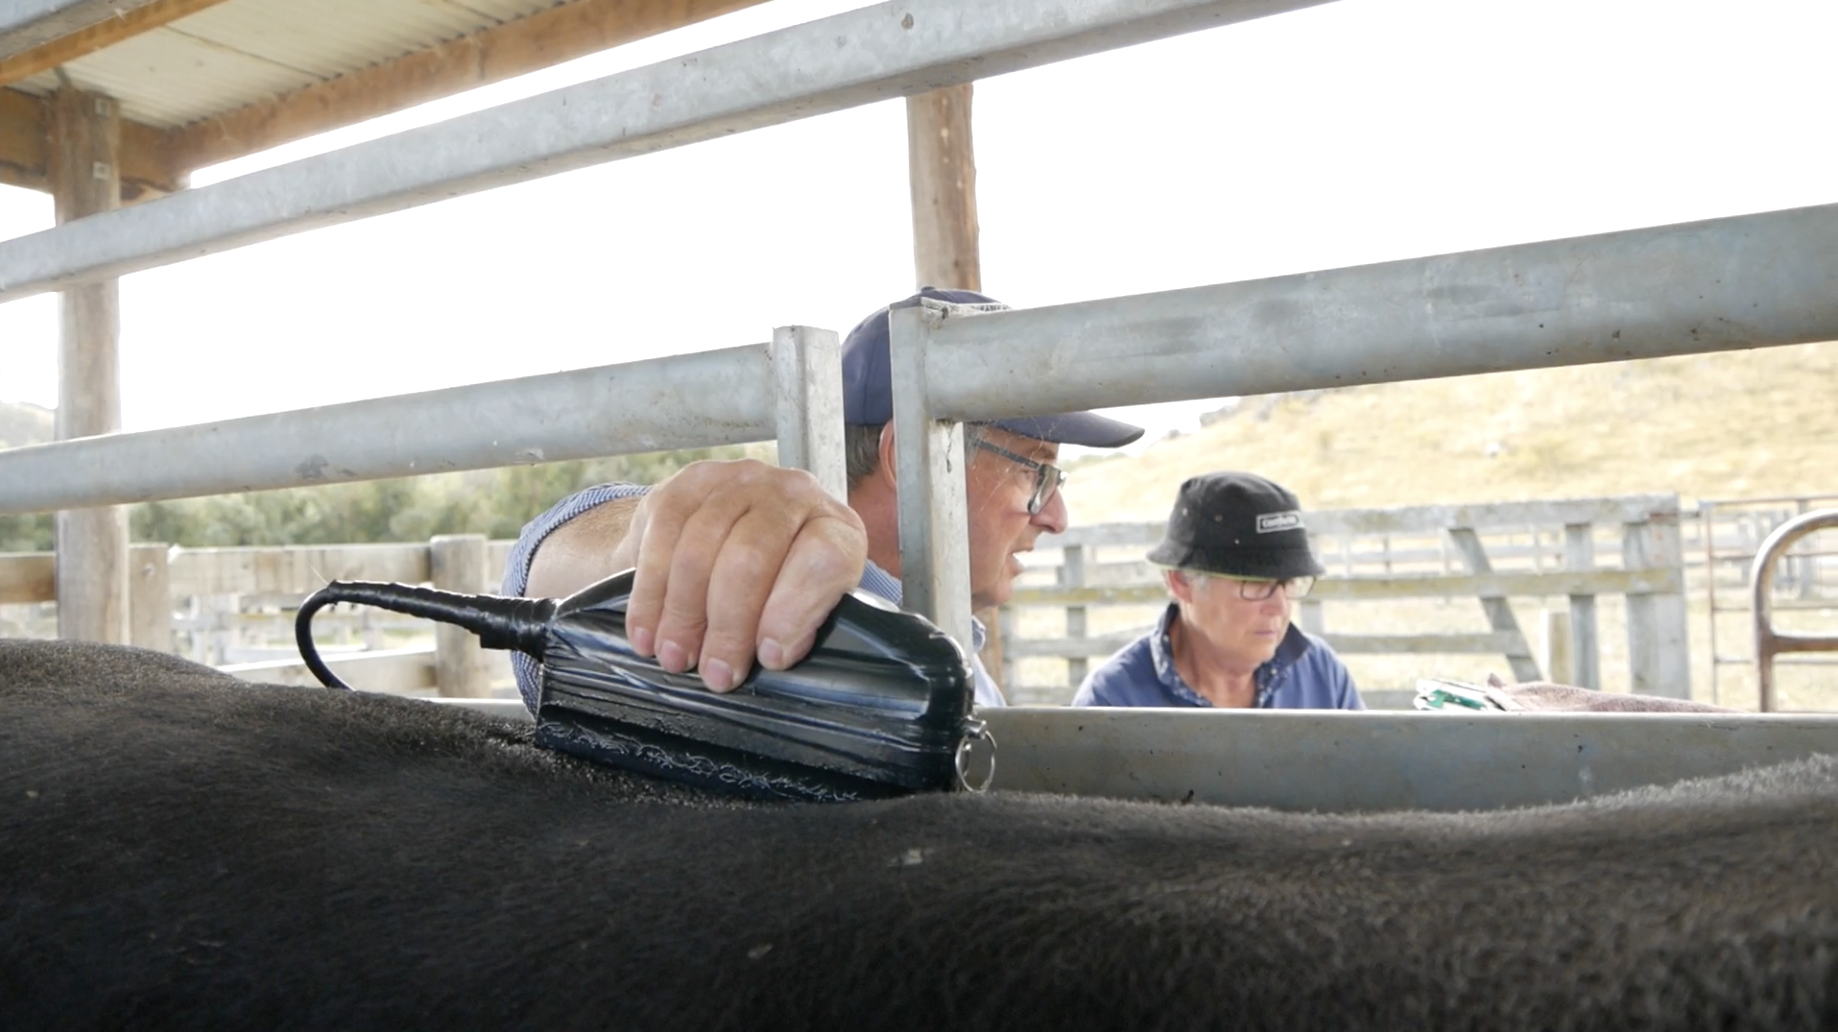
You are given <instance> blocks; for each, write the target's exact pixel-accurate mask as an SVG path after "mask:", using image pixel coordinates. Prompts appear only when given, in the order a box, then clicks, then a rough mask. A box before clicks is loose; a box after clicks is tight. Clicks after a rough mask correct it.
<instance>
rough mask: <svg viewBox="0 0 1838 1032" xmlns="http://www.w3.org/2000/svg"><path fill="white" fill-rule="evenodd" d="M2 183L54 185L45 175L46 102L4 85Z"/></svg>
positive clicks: (0, 138)
mask: <svg viewBox="0 0 1838 1032" xmlns="http://www.w3.org/2000/svg"><path fill="white" fill-rule="evenodd" d="M0 183H4V184H6V185H7V186H23V187H25V188H26V189H28V190H44V191H49V190H50V189H51V185H50V183H48V182H47V181H46V179H45V103H44V101H42V100H39V99H38V98H37V97H31V96H27V95H26V94H24V93H21V92H19V91H18V90H8V89H0Z"/></svg>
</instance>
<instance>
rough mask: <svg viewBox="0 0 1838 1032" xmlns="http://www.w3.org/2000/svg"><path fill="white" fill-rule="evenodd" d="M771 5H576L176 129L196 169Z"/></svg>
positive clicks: (173, 139) (738, 0)
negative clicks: (744, 10)
mask: <svg viewBox="0 0 1838 1032" xmlns="http://www.w3.org/2000/svg"><path fill="white" fill-rule="evenodd" d="M763 2H764V0H574V2H572V3H566V4H562V5H561V6H559V7H551V8H549V9H548V10H545V11H541V12H538V13H536V14H532V15H529V16H528V17H524V18H519V19H517V20H516V21H511V22H506V23H504V24H502V25H496V26H493V27H491V28H488V29H481V30H480V31H478V32H475V33H473V34H471V35H469V36H465V37H462V38H460V39H457V40H453V41H452V42H449V43H442V44H440V45H439V46H436V47H431V48H429V49H427V50H419V51H416V52H414V53H412V54H407V55H405V56H403V57H399V58H397V59H395V60H393V61H385V62H383V63H381V64H376V65H372V66H370V67H368V68H364V69H361V70H359V71H355V72H351V73H349V74H346V75H341V76H339V77H338V78H336V79H328V80H326V81H324V82H319V83H315V84H313V85H311V86H305V87H302V88H300V89H298V90H294V91H292V92H290V93H284V94H282V95H280V96H278V97H275V98H273V99H271V100H264V101H258V102H256V103H254V104H249V105H246V106H244V107H241V108H237V109H236V110H234V111H230V112H227V113H225V114H222V115H218V116H216V117H213V118H207V119H203V120H201V121H198V122H194V123H192V124H191V125H188V126H185V127H184V128H182V129H176V130H173V131H172V133H170V134H169V139H168V152H167V153H168V155H169V156H170V160H171V167H173V168H175V169H178V170H181V171H185V172H189V171H191V170H192V169H196V168H202V167H204V166H205V165H213V164H216V163H217V162H220V161H228V160H230V159H231V158H238V157H241V156H243V155H245V154H253V153H255V152H256V151H262V150H267V149H269V148H270V147H276V146H279V145H281V144H283V143H287V142H288V141H290V140H298V139H302V138H304V137H307V136H312V135H315V134H317V133H322V132H325V131H327V130H330V129H336V128H338V127H339V126H344V125H350V124H352V123H354V122H361V121H364V120H365V119H369V118H376V117H378V116H380V115H386V114H389V113H390V112H393V111H400V110H402V109H403V108H406V107H411V106H413V105H415V104H421V103H425V102H427V101H430V100H438V99H439V98H441V97H446V96H450V95H452V94H455V93H459V92H462V91H464V90H469V89H473V88H474V87H478V86H484V85H486V84H487V83H493V82H498V81H500V80H503V79H509V78H512V77H513V76H518V75H522V74H524V73H526V72H533V71H536V70H538V69H541V68H547V67H549V66H551V65H555V64H560V63H561V62H563V61H568V60H572V59H573V58H577V57H583V56H585V55H587V54H592V53H596V52H598V51H601V50H605V49H607V48H609V47H614V46H617V45H619V44H621V43H630V42H632V41H633V40H637V39H643V38H644V37H646V36H653V35H656V34H657V33H660V32H665V31H668V30H670V29H675V28H680V27H682V26H684V25H690V24H693V23H695V22H699V21H703V20H705V19H708V18H713V17H715V16H716V15H721V14H727V13H729V12H731V11H737V10H740V9H741V8H744V7H752V6H754V5H756V4H759V3H763Z"/></svg>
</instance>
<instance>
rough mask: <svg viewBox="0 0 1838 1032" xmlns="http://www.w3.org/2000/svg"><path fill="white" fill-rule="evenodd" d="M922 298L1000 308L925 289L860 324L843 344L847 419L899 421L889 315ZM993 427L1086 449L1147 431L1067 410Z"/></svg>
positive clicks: (964, 293)
mask: <svg viewBox="0 0 1838 1032" xmlns="http://www.w3.org/2000/svg"><path fill="white" fill-rule="evenodd" d="M921 298H931V299H933V300H935V301H945V302H949V303H951V304H957V305H1000V304H1001V302H999V301H997V300H995V299H994V298H991V297H985V296H984V295H982V294H979V293H977V292H976V291H974V290H940V289H938V288H937V287H923V288H921V289H920V291H919V293H917V294H914V295H913V296H912V297H909V298H907V299H906V300H904V301H896V302H895V303H893V304H891V305H888V306H887V307H886V308H882V309H881V310H879V311H877V312H875V313H874V314H873V315H871V316H869V317H868V318H866V319H863V320H862V321H861V322H859V323H857V324H856V326H855V329H853V330H850V331H849V335H848V336H847V337H844V338H843V341H842V421H843V422H845V423H850V424H853V425H856V426H879V425H881V424H883V423H889V422H892V421H893V373H892V371H891V369H890V368H889V363H888V357H887V313H888V311H889V310H891V309H893V308H904V307H907V306H909V305H914V304H917V303H918V302H919V300H920V299H921ZM990 425H992V426H999V427H1001V428H1002V429H1004V430H1007V431H1009V432H1010V433H1016V434H1020V435H1021V436H1023V437H1032V438H1034V439H1035V440H1037V441H1052V442H1054V443H1056V444H1077V445H1082V446H1084V447H1086V448H1121V447H1123V446H1124V445H1126V444H1129V443H1130V442H1131V441H1134V440H1135V439H1137V438H1138V437H1141V436H1142V427H1139V426H1131V425H1130V424H1128V423H1125V422H1123V421H1122V420H1117V419H1111V418H1110V417H1108V416H1100V415H1098V414H1097V413H1096V412H1067V413H1063V414H1061V415H1057V416H1030V417H1027V418H1023V419H994V420H991V421H990Z"/></svg>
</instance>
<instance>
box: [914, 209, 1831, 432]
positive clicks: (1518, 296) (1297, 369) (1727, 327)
mask: <svg viewBox="0 0 1838 1032" xmlns="http://www.w3.org/2000/svg"><path fill="white" fill-rule="evenodd" d="M1824 340H1838V205H1821V206H1819V207H1814V208H1798V209H1793V210H1788V211H1775V212H1766V213H1763V214H1758V215H1739V216H1734V217H1731V218H1721V219H1711V220H1709V221H1705V222H1693V223H1684V224H1680V225H1674V226H1660V227H1656V228H1651V229H1635V230H1627V231H1625V232H1618V233H1605V234H1601V235H1598V236H1586V237H1574V238H1571V239H1566V240H1552V241H1545V242H1541V243H1532V244H1520V245H1515V246H1512V247H1498V248H1491V249H1488V250H1482V251H1468V252H1464V253H1460V254H1450V255H1442V256H1439V257H1433V258H1413V259H1409V260H1405V261H1396V262H1386V263H1383V264H1380V265H1366V266H1358V267H1354V268H1346V269H1335V270H1331V271H1326V272H1309V273H1302V274H1300V275H1294V276H1280V277H1276V278H1273V279H1264V280H1252V281H1248V282H1242V283H1227V284H1221V285H1217V286H1206V287H1194V288H1190V289H1185V290H1173V291H1167V292H1164V293H1156V294H1139V295H1136V296H1132V297H1120V298H1113V299H1109V300H1101V301H1087V302H1081V303H1078V304H1068V305H1058V306H1054V307H1050V308H1033V309H1023V310H1018V311H1008V312H994V313H989V314H980V315H974V316H966V317H960V318H949V319H944V320H942V321H941V322H940V323H939V324H938V325H937V326H935V327H933V328H932V329H931V330H930V332H929V333H928V334H927V339H926V345H925V346H926V355H925V362H924V380H925V383H924V384H923V385H917V384H902V385H901V387H902V389H913V388H919V389H923V390H924V391H925V394H924V396H923V397H924V400H925V403H926V409H927V410H928V411H929V413H930V415H931V417H932V418H940V419H964V420H975V419H991V418H998V417H1003V416H1025V415H1044V414H1047V413H1053V412H1071V411H1078V410H1082V409H1086V408H1091V407H1093V406H1102V405H1129V404H1136V403H1140V402H1155V401H1175V400H1180V399H1187V398H1212V397H1227V396H1242V395H1255V394H1269V393H1275V392H1279V391H1299V390H1311V389H1317V388H1324V387H1345V386H1348V385H1350V384H1361V383H1388V382H1392V381H1398V380H1420V379H1428V378H1433V377H1442V376H1464V375H1469V374H1473V373H1493V372H1501V371H1504V370H1512V369H1540V368H1545V367H1550V366H1565V365H1583V364H1588V363H1593V362H1617V361H1622V360H1624V359H1634V358H1657V357H1660V356H1664V355H1687V354H1698V353H1702V352H1710V351H1728V350H1734V349H1738V348H1757V347H1771V346H1775V345H1784V344H1802V343H1809V342H1813V341H1824ZM897 395H898V392H896V396H897ZM1629 416H1630V418H1635V417H1636V416H1637V414H1635V413H1630V414H1629ZM1400 418H1405V417H1404V416H1403V415H1400Z"/></svg>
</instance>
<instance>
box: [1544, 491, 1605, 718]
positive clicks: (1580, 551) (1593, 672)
mask: <svg viewBox="0 0 1838 1032" xmlns="http://www.w3.org/2000/svg"><path fill="white" fill-rule="evenodd" d="M1564 569H1566V570H1571V571H1573V572H1576V573H1587V572H1590V571H1592V570H1594V569H1595V540H1594V538H1593V537H1592V536H1591V533H1590V525H1589V524H1587V523H1566V524H1564ZM1570 663H1571V665H1570V666H1569V667H1564V668H1559V667H1550V668H1547V670H1548V673H1549V674H1550V675H1551V679H1552V680H1556V679H1558V678H1560V677H1567V678H1569V683H1570V684H1573V685H1576V686H1577V687H1579V688H1589V689H1592V690H1594V691H1601V690H1602V646H1601V640H1600V639H1599V638H1598V637H1597V635H1596V621H1595V596H1594V595H1571V596H1570Z"/></svg>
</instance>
